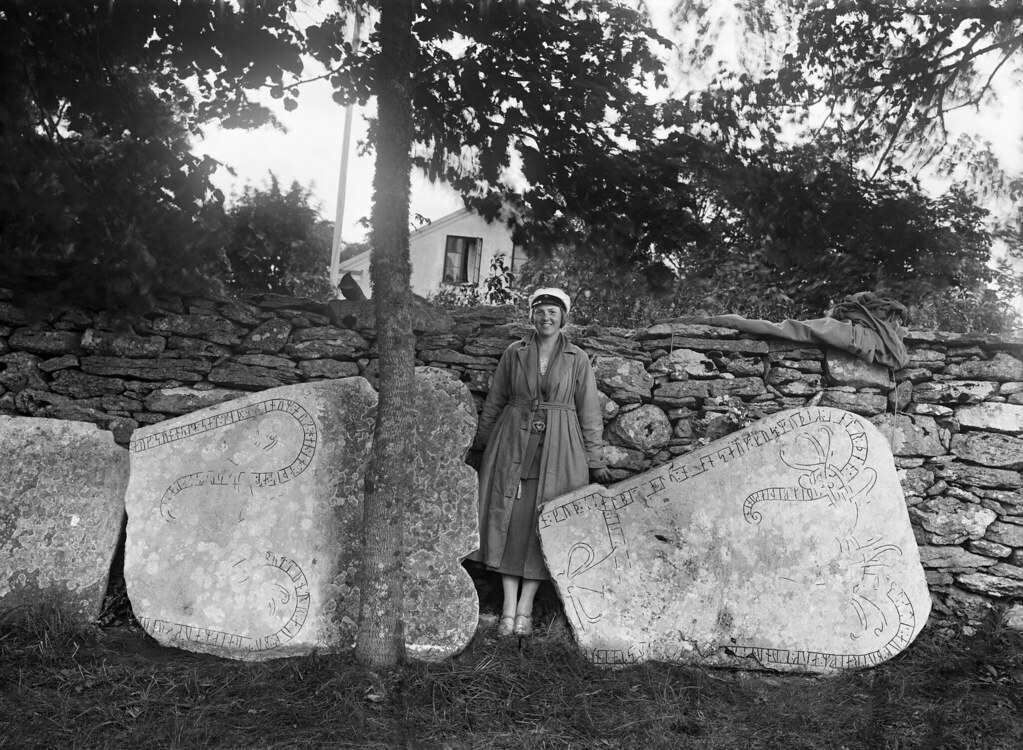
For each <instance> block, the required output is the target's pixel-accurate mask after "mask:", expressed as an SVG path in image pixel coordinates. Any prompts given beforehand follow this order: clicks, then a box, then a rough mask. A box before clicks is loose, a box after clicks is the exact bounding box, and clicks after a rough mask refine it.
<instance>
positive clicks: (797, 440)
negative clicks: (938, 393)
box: [538, 407, 930, 672]
mask: <svg viewBox="0 0 1023 750" xmlns="http://www.w3.org/2000/svg"><path fill="white" fill-rule="evenodd" d="M538 526H539V531H540V538H541V543H542V546H543V551H544V555H545V557H546V559H547V561H548V566H549V568H550V571H551V577H552V580H553V582H554V584H555V586H556V587H557V589H558V591H559V593H560V594H561V596H562V599H563V600H564V601H565V612H566V615H567V616H568V619H569V622H570V623H571V625H572V628H573V631H574V632H575V635H576V637H577V639H578V641H579V644H580V646H581V647H582V648H583V649H584V650H585V651H586V652H587V653H588V654H590V656H591V658H592V659H593V661H594V662H595V663H599V664H622V663H628V662H633V661H644V660H649V659H657V660H667V661H680V662H698V663H707V664H716V665H733V666H743V665H747V664H748V665H750V666H762V667H767V668H772V669H782V670H797V671H799V670H805V671H821V672H827V671H833V670H835V669H843V668H856V667H865V666H872V665H874V664H877V663H880V662H881V661H884V660H886V659H888V658H890V657H892V656H894V655H895V654H897V653H898V652H900V651H901V650H903V649H904V648H905V647H906V646H907V645H908V644H909V643H910V641H912V639H913V638H914V637H915V636H916V634H917V633H918V632H919V630H920V628H921V627H922V626H923V623H924V622H925V621H926V618H927V614H928V612H929V609H930V598H929V595H928V591H927V585H926V580H925V578H924V575H923V569H922V566H921V565H920V561H919V555H918V552H917V547H916V541H915V539H914V537H913V532H912V527H911V526H910V523H909V517H908V514H907V511H906V505H905V500H904V497H903V494H902V488H901V486H900V484H899V480H898V474H897V470H896V468H895V464H894V460H893V458H892V456H891V452H890V450H889V448H888V443H887V441H886V440H885V437H884V436H883V435H882V434H881V433H880V432H879V431H878V430H877V428H876V427H875V426H874V425H872V424H870V423H869V422H867V421H866V420H864V419H863V418H861V417H859V416H857V415H855V414H851V413H849V412H845V411H841V410H838V409H831V408H826V407H819V408H817V407H814V408H804V409H794V410H791V411H787V412H782V413H780V414H776V415H774V416H772V417H769V418H765V419H763V420H761V421H759V422H757V423H756V424H754V425H751V426H750V427H747V428H746V429H744V430H742V431H740V432H737V433H734V434H733V435H730V436H727V437H725V438H723V439H721V440H718V441H716V442H714V443H712V444H710V445H708V446H705V447H702V448H699V449H697V450H695V451H693V452H692V453H690V454H688V455H685V456H681V457H679V458H677V459H675V460H674V461H673V462H672V463H670V464H667V465H664V466H661V467H658V468H655V469H652V470H650V471H649V472H647V473H645V474H641V475H639V476H637V477H633V478H631V479H628V480H626V481H624V482H621V483H620V484H617V485H614V486H612V487H610V488H607V489H605V488H602V487H598V486H596V485H590V486H588V487H585V488H581V489H579V490H577V491H575V492H572V493H569V494H566V495H564V496H562V497H559V498H557V499H555V500H553V501H551V502H549V503H546V504H545V505H544V506H543V507H542V508H541V512H540V517H539V524H538Z"/></svg>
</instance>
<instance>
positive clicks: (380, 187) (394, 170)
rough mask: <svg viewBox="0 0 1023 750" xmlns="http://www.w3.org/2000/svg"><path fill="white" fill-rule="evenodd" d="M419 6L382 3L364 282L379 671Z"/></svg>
mask: <svg viewBox="0 0 1023 750" xmlns="http://www.w3.org/2000/svg"><path fill="white" fill-rule="evenodd" d="M418 6H419V3H417V2H414V1H413V0H384V1H383V2H381V3H380V22H379V26H378V33H379V39H380V56H379V58H378V62H377V65H378V70H377V77H376V92H375V93H376V96H377V113H378V135H377V142H376V152H377V158H376V174H375V176H374V178H373V207H372V211H371V227H372V229H371V238H370V243H371V246H372V252H371V255H370V279H371V282H372V285H373V300H374V307H375V310H376V319H377V352H378V356H379V364H380V401H379V405H378V407H377V418H376V427H375V429H374V433H373V450H372V452H371V455H370V462H369V467H368V469H367V472H366V485H365V492H364V511H363V523H362V532H363V535H362V540H363V550H362V573H361V581H360V585H359V592H360V601H361V603H360V609H359V626H358V632H357V635H356V639H357V643H356V648H355V654H356V658H357V659H358V660H359V661H360V662H361V663H363V664H365V665H367V666H369V667H371V668H374V669H377V668H381V667H387V666H393V665H395V664H398V663H400V662H401V661H403V660H404V650H405V649H404V612H405V601H404V560H405V554H406V550H405V547H404V530H405V505H404V504H405V493H407V492H408V488H409V487H411V486H412V482H411V469H412V460H411V450H410V449H411V448H412V440H413V439H414V436H413V432H412V428H413V425H412V415H413V409H414V403H413V396H414V386H415V382H414V378H415V369H414V364H413V363H414V356H415V338H414V336H413V333H412V292H411V289H410V279H411V270H412V269H411V263H410V261H409V218H408V217H409V195H410V193H411V178H410V174H411V168H412V161H411V156H410V152H411V146H412V137H413V122H412V86H413V72H414V65H415V59H416V44H415V40H414V37H413V36H412V20H413V16H414V13H415V10H416V8H417V7H418Z"/></svg>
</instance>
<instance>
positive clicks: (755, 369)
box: [0, 289, 1023, 627]
mask: <svg viewBox="0 0 1023 750" xmlns="http://www.w3.org/2000/svg"><path fill="white" fill-rule="evenodd" d="M12 298H13V296H12V294H11V293H10V291H4V290H3V289H0V414H9V415H19V416H26V415H27V416H37V417H50V418H58V419H75V420H83V421H88V422H94V423H97V424H99V425H100V426H102V427H104V428H106V429H109V430H111V431H112V432H113V433H114V436H115V439H116V440H117V441H118V442H119V443H121V444H122V445H126V444H127V442H128V439H129V437H130V435H131V432H132V430H134V429H136V428H137V427H138V426H141V425H147V424H153V423H156V422H159V421H162V420H163V419H166V418H167V417H169V416H176V415H180V414H187V413H189V412H192V411H195V410H197V409H199V408H202V407H205V406H209V405H212V404H216V403H220V402H223V401H226V400H228V399H232V398H235V397H237V396H238V395H240V394H242V393H244V392H248V391H259V390H264V389H267V388H272V387H276V386H280V385H288V384H292V383H300V382H310V381H316V380H324V379H333V378H340V377H346V376H349V375H363V376H365V377H367V378H369V379H370V380H371V381H374V380H375V377H376V372H377V365H376V350H375V319H374V316H373V308H372V303H371V302H349V301H334V302H331V303H329V304H320V303H316V302H313V301H311V300H303V299H294V298H289V297H281V296H279V295H262V296H260V297H256V298H249V299H244V300H241V299H229V298H220V299H170V300H166V301H165V302H164V303H163V305H162V306H161V308H160V309H158V310H155V311H153V312H151V313H148V314H146V315H143V316H141V317H139V318H137V319H136V320H133V321H131V325H130V326H127V325H125V324H124V323H123V322H121V321H118V320H116V319H115V318H114V317H113V316H112V315H110V314H108V313H105V312H94V311H87V310H84V309H80V308H66V309H63V310H59V311H53V312H51V313H49V314H48V315H46V316H45V317H42V318H37V317H33V315H32V314H31V313H30V312H29V311H27V310H23V309H19V308H18V307H16V306H15V305H14V304H13V303H12V302H11V300H12ZM414 328H415V330H416V332H417V344H416V357H417V364H426V365H431V366H434V367H440V368H445V369H448V370H450V371H451V373H452V377H457V378H458V379H460V380H462V381H463V382H465V383H466V384H467V385H468V386H469V388H470V390H471V391H472V392H473V395H474V397H475V398H476V400H477V406H479V405H480V404H481V403H482V400H483V399H484V397H485V395H486V392H487V390H488V389H489V387H490V384H491V381H492V378H493V373H494V370H495V368H496V367H497V362H498V360H499V359H500V356H501V353H502V352H503V351H504V349H505V348H506V347H507V346H508V345H509V344H510V343H511V342H512V341H514V340H515V339H517V338H519V337H521V336H522V335H523V334H524V333H526V332H527V331H528V330H529V328H528V326H527V325H526V321H525V317H524V316H523V315H521V313H519V312H516V310H515V308H513V307H511V306H506V307H497V308H493V307H491V308H485V307H484V308H465V309H460V310H455V311H452V312H451V313H445V312H442V311H439V310H437V309H435V308H431V307H430V306H428V305H425V304H422V303H421V302H417V304H416V311H415V324H414ZM569 335H570V336H571V337H572V339H573V340H574V341H575V342H576V343H578V344H579V345H580V346H582V348H583V349H584V350H586V351H587V352H589V353H590V355H591V357H592V361H593V367H594V372H595V375H596V378H597V384H598V387H599V389H600V391H601V405H602V409H603V415H604V420H605V426H606V430H605V437H606V440H607V443H608V448H607V457H608V459H609V464H610V466H611V468H612V471H613V473H614V475H615V477H616V478H617V479H623V478H625V477H628V476H631V475H633V474H636V473H638V472H641V471H645V470H646V469H649V468H651V467H654V466H657V465H660V464H663V463H666V462H668V461H670V460H671V459H672V458H674V457H676V456H679V455H682V454H685V453H688V452H690V451H692V450H695V449H697V448H698V447H700V446H701V445H705V444H707V443H709V442H710V441H712V440H715V439H717V438H719V437H722V436H724V435H726V434H728V433H730V432H733V431H735V430H738V429H741V428H742V427H744V426H746V425H748V424H750V423H751V422H753V421H755V420H757V419H760V418H762V417H764V416H767V415H769V414H773V413H775V412H778V411H781V410H783V409H789V408H794V407H802V406H808V405H810V406H812V405H818V404H819V405H821V406H831V407H835V408H839V409H846V410H848V411H851V412H855V413H857V414H860V415H863V416H866V417H868V418H869V419H870V420H871V421H872V422H874V424H876V425H877V426H878V427H879V428H880V429H881V430H882V432H883V433H884V434H886V435H889V436H890V440H891V442H892V446H893V453H894V454H895V456H896V462H897V465H898V467H899V470H900V477H901V480H902V485H903V489H904V491H905V494H906V498H907V502H908V504H909V506H910V515H911V518H912V520H913V524H914V529H915V531H916V534H917V539H918V542H919V544H920V547H921V555H922V557H923V562H924V566H925V568H926V569H927V571H928V580H929V584H930V586H931V592H932V594H933V596H934V599H935V608H934V612H935V614H936V615H938V616H947V617H948V618H950V619H956V620H959V621H961V622H967V623H976V622H977V621H979V619H980V618H982V617H983V616H984V615H985V614H986V613H987V612H988V611H989V610H990V609H991V607H992V606H994V605H995V604H998V603H1005V602H1011V601H1012V600H1013V599H1015V598H1020V597H1023V478H1021V474H1020V470H1021V469H1023V361H1021V360H1023V341H1020V340H1005V339H1001V340H1000V339H997V338H995V337H991V336H984V335H962V334H948V333H940V332H912V333H911V334H910V336H909V338H908V339H907V342H906V343H907V345H908V347H909V350H910V355H911V359H910V362H909V364H908V365H907V366H906V367H905V368H904V369H902V370H899V371H897V372H894V373H892V372H891V371H889V370H887V369H885V368H881V367H878V366H868V365H866V364H864V363H863V362H861V361H860V360H857V359H856V358H854V357H852V356H851V355H848V354H845V353H842V352H838V351H835V350H824V349H821V348H816V347H812V346H808V345H806V344H798V343H794V342H790V341H782V340H778V339H769V338H764V337H756V336H751V335H746V334H740V333H739V332H737V331H734V330H731V329H724V328H715V327H710V326H699V325H681V324H671V323H661V324H657V325H653V326H650V327H649V328H646V329H643V330H631V329H619V328H604V327H597V326H590V327H579V326H572V327H570V329H569ZM1016 611H1017V612H1018V617H1019V619H1020V626H1021V627H1023V605H1017V607H1016Z"/></svg>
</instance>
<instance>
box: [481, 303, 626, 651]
mask: <svg viewBox="0 0 1023 750" xmlns="http://www.w3.org/2000/svg"><path fill="white" fill-rule="evenodd" d="M529 307H530V321H531V322H532V324H533V329H534V330H533V331H532V332H531V333H529V334H528V335H527V336H526V337H525V338H523V339H522V340H521V341H517V342H516V343H514V344H512V345H511V346H510V347H508V349H506V350H505V352H504V355H503V356H502V357H501V361H500V363H499V364H498V366H497V372H496V373H495V374H494V382H493V385H492V386H491V389H490V393H489V394H488V395H487V401H486V404H485V405H484V407H483V413H482V415H481V416H480V423H479V429H478V431H477V433H476V439H475V441H474V443H473V446H474V447H475V448H479V447H482V446H483V445H486V450H485V451H484V453H483V461H482V463H481V466H480V549H479V550H478V551H477V552H475V553H473V554H472V555H470V559H473V560H477V561H479V562H482V563H483V564H484V565H485V566H486V567H487V568H488V569H489V570H492V571H495V572H497V573H499V574H500V575H501V585H502V589H503V591H504V605H503V608H502V612H501V619H500V622H499V624H498V635H501V636H509V635H519V636H526V635H530V634H531V633H532V629H533V625H532V613H533V598H534V596H535V595H536V592H537V590H538V589H539V588H540V583H541V582H542V581H544V580H545V579H547V578H548V577H549V574H548V572H547V567H546V566H545V564H544V560H543V555H542V554H541V551H540V539H539V537H538V535H537V528H536V522H537V512H538V508H539V506H540V505H542V504H543V503H544V502H546V501H548V500H552V499H554V498H555V497H558V496H559V495H563V494H565V493H566V492H570V491H571V490H573V489H577V488H579V487H582V486H584V485H585V484H586V483H587V481H588V480H589V478H590V476H591V475H592V477H593V479H594V480H595V481H599V482H607V481H609V480H610V474H609V472H608V470H607V468H606V467H605V462H604V458H603V441H602V437H601V435H602V431H603V427H604V423H603V419H602V418H601V414H600V404H599V401H598V399H597V385H596V382H595V380H594V377H593V372H592V370H591V369H590V361H589V359H588V358H587V356H586V353H585V352H583V351H582V349H580V348H579V347H577V346H575V345H574V344H572V343H571V342H570V341H569V340H568V338H567V337H566V336H565V335H564V333H562V328H564V326H565V324H566V323H567V319H568V312H569V310H570V309H571V300H570V299H569V296H568V295H567V294H565V293H564V292H563V291H562V290H560V289H553V288H552V289H538V290H536V291H535V292H533V294H532V295H530V298H529Z"/></svg>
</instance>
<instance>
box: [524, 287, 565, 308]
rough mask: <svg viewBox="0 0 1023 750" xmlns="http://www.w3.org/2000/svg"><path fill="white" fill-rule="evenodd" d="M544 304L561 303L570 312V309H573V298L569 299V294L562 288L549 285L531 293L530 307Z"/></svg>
mask: <svg viewBox="0 0 1023 750" xmlns="http://www.w3.org/2000/svg"><path fill="white" fill-rule="evenodd" d="M543 304H555V305H560V306H561V308H562V309H563V310H564V311H565V314H566V315H567V314H568V311H569V310H571V309H572V300H570V299H569V297H568V295H567V294H565V293H564V292H563V291H561V290H560V289H555V288H554V287H548V288H546V289H537V290H536V291H535V292H533V293H532V294H531V295H529V309H530V310H532V309H533V308H534V307H536V306H537V305H543Z"/></svg>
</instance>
